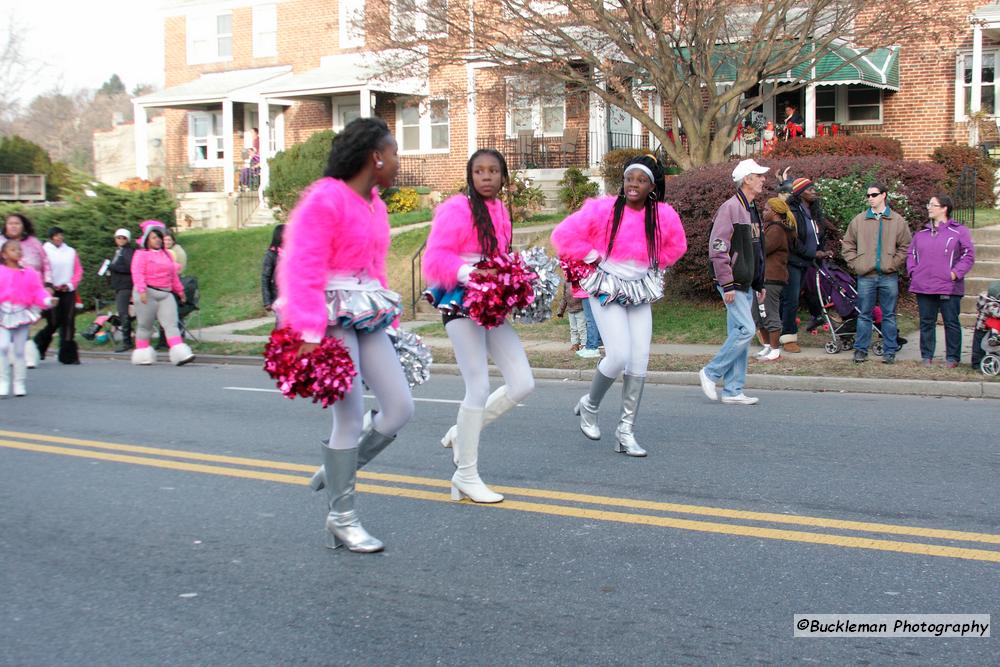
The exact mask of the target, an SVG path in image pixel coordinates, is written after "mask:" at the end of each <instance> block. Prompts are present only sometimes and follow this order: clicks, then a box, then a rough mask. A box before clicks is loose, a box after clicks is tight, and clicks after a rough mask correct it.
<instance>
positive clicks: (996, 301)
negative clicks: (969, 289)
mask: <svg viewBox="0 0 1000 667" xmlns="http://www.w3.org/2000/svg"><path fill="white" fill-rule="evenodd" d="M976 311H977V312H978V315H977V316H976V326H975V334H974V336H973V339H972V347H973V349H972V361H973V365H975V362H976V359H977V358H978V359H979V370H981V371H982V372H983V375H988V376H991V377H996V376H997V375H1000V281H994V282H993V283H992V284H991V285H990V290H989V292H988V293H986V294H980V295H979V301H978V303H976ZM977 345H978V346H979V350H981V352H980V351H979V350H976V346H977Z"/></svg>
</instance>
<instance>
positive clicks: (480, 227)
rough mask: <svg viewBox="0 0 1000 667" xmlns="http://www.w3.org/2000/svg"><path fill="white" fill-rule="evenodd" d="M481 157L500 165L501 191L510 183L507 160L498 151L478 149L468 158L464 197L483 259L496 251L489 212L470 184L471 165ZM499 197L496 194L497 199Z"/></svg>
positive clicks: (495, 239) (494, 234)
mask: <svg viewBox="0 0 1000 667" xmlns="http://www.w3.org/2000/svg"><path fill="white" fill-rule="evenodd" d="M483 155H489V156H490V157H493V158H496V161H497V162H498V163H499V164H500V177H501V180H500V188H501V190H502V189H503V188H504V187H506V186H507V184H508V183H509V182H510V172H508V170H507V160H505V159H504V157H503V155H502V154H501V153H500V151H497V150H494V149H492V148H480V149H479V150H478V151H476V152H475V153H473V154H472V157H470V158H469V161H468V163H466V165H465V184H466V190H467V193H466V196H467V197H468V198H469V205H470V206H471V207H472V224H473V226H474V227H475V228H476V234H477V236H478V237H479V247H480V248H481V250H482V253H483V255H484V256H485V257H492V256H493V255H495V254H496V252H497V250H498V248H497V236H496V233H495V232H494V231H493V220H492V219H491V218H490V212H489V210H487V208H486V202H484V201H483V196H482V195H481V194H479V193H478V192H476V186H475V185H474V184H473V182H472V164H473V163H474V162H475V161H476V158H478V157H481V156H483ZM499 196H500V195H499V193H498V194H497V197H498V198H499ZM503 250H505V251H506V250H508V249H507V248H503Z"/></svg>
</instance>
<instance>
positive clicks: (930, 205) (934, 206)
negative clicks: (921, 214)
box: [927, 202, 944, 208]
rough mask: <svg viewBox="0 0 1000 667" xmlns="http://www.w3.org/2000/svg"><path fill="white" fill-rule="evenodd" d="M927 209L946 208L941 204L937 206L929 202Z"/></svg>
mask: <svg viewBox="0 0 1000 667" xmlns="http://www.w3.org/2000/svg"><path fill="white" fill-rule="evenodd" d="M927 208H944V206H942V205H941V204H935V203H934V202H927Z"/></svg>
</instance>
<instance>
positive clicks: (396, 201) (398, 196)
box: [382, 188, 420, 213]
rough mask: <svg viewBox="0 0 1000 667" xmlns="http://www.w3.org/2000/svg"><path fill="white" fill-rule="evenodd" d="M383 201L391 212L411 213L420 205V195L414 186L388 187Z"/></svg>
mask: <svg viewBox="0 0 1000 667" xmlns="http://www.w3.org/2000/svg"><path fill="white" fill-rule="evenodd" d="M382 201H384V202H385V207H386V208H387V209H388V211H389V213H409V212H410V211H416V210H417V208H418V207H419V206H420V195H419V194H418V193H417V191H416V190H414V189H413V188H386V189H385V190H384V191H383V192H382Z"/></svg>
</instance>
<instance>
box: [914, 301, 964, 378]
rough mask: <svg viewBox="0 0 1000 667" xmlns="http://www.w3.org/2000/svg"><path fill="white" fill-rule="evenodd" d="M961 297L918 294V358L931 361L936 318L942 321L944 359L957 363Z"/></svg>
mask: <svg viewBox="0 0 1000 667" xmlns="http://www.w3.org/2000/svg"><path fill="white" fill-rule="evenodd" d="M961 304H962V297H961V296H958V295H953V296H949V295H947V294H918V295H917V307H918V308H919V309H920V358H921V359H933V358H934V348H935V347H936V346H937V316H938V311H939V310H940V311H941V319H942V320H944V345H945V359H947V360H948V361H954V362H956V363H957V362H958V361H960V359H961V356H962V325H961V324H960V323H959V320H958V313H959V311H960V310H961Z"/></svg>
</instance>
